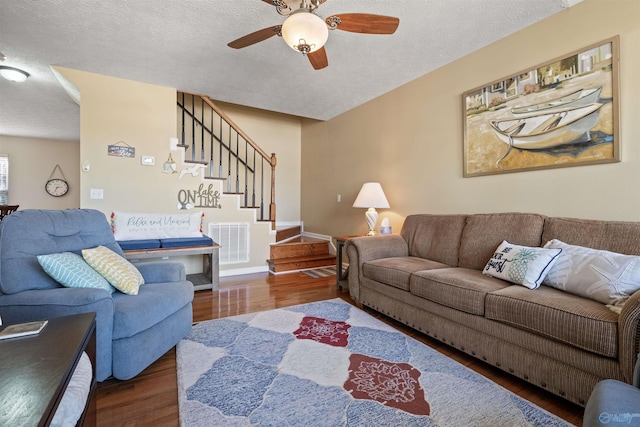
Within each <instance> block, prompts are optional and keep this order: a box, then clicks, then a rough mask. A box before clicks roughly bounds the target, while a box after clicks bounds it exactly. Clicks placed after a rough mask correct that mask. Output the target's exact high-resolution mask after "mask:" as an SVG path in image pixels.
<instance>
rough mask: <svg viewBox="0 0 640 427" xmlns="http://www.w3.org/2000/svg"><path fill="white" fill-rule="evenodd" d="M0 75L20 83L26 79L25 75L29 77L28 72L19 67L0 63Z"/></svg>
mask: <svg viewBox="0 0 640 427" xmlns="http://www.w3.org/2000/svg"><path fill="white" fill-rule="evenodd" d="M0 76H2V77H4V78H5V79H7V80H9V81H12V82H17V83H21V82H23V81H25V80H27V77H29V73H27V72H26V71H23V70H21V69H19V68H14V67H7V66H5V65H0Z"/></svg>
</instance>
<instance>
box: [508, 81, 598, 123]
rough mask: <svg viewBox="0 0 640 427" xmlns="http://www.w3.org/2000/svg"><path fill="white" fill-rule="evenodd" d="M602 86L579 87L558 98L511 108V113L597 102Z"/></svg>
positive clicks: (547, 109) (555, 108)
mask: <svg viewBox="0 0 640 427" xmlns="http://www.w3.org/2000/svg"><path fill="white" fill-rule="evenodd" d="M600 92H602V86H600V87H596V88H590V89H580V90H577V91H575V92H572V93H570V94H568V95H565V96H562V97H560V98H556V99H552V100H550V101H545V102H541V103H538V104H532V105H527V106H524V107H517V108H512V109H511V113H512V114H513V115H514V116H521V115H529V114H534V113H544V112H549V111H555V110H558V109H561V108H569V107H580V106H583V105H589V104H591V103H594V102H597V101H598V99H600Z"/></svg>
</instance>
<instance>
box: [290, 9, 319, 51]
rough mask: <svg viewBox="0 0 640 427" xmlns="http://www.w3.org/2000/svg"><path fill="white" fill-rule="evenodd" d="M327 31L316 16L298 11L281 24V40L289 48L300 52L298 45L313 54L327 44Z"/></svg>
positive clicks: (302, 10)
mask: <svg viewBox="0 0 640 427" xmlns="http://www.w3.org/2000/svg"><path fill="white" fill-rule="evenodd" d="M328 37H329V29H328V28H327V24H325V22H324V21H323V20H322V18H320V17H319V16H318V15H314V14H313V13H311V12H308V11H305V10H304V9H300V10H299V11H296V12H295V13H293V14H291V15H290V16H289V17H288V18H287V19H285V21H284V22H283V23H282V38H283V39H284V41H285V42H286V43H287V44H288V45H289V47H290V48H292V49H293V50H296V51H302V49H300V47H299V46H300V45H303V46H308V48H309V51H308V52H305V53H311V52H315V51H316V50H318V49H320V48H321V47H322V46H324V44H325V43H326V42H327V38H328Z"/></svg>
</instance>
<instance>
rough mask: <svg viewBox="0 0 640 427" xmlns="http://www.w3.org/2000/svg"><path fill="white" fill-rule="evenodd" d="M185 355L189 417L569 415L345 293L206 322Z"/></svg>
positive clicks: (506, 419) (254, 420)
mask: <svg viewBox="0 0 640 427" xmlns="http://www.w3.org/2000/svg"><path fill="white" fill-rule="evenodd" d="M177 363H178V400H179V410H180V423H181V425H182V426H183V427H191V426H194V427H200V426H278V427H280V426H301V427H303V426H304V427H306V426H314V427H315V426H318V427H320V426H331V427H333V426H492V427H496V426H509V427H514V426H545V427H548V426H567V425H570V424H567V423H566V422H565V421H563V420H561V419H559V418H557V417H556V416H554V415H552V414H550V413H548V412H546V411H544V410H543V409H541V408H539V407H537V406H535V405H533V404H532V403H530V402H528V401H526V400H524V399H522V398H520V397H519V396H517V395H515V394H513V393H511V392H510V391H508V390H506V389H504V388H502V387H500V386H498V385H497V384H495V383H493V382H491V381H490V380H488V379H486V378H484V377H482V376H481V375H479V374H477V373H475V372H474V371H472V370H470V369H469V368H467V367H465V366H463V365H461V364H459V363H458V362H456V361H454V360H451V359H449V358H448V357H446V356H444V355H442V354H441V353H439V352H437V351H435V350H433V349H431V348H430V347H428V346H425V345H424V344H422V343H420V342H419V341H417V340H415V339H413V338H411V337H408V336H407V335H404V334H402V333H401V332H399V331H397V330H395V329H393V328H392V327H390V326H388V325H386V324H385V323H383V322H381V321H379V320H378V319H375V318H374V317H372V316H370V315H369V314H367V313H365V312H364V311H362V310H360V309H358V308H356V307H354V306H352V305H350V304H348V303H346V302H344V301H342V300H340V299H334V300H329V301H322V302H316V303H310V304H304V305H298V306H294V307H288V308H282V309H276V310H270V311H263V312H259V313H252V314H245V315H241V316H235V317H229V318H225V319H218V320H211V321H206V322H201V323H199V324H197V325H194V327H193V329H192V331H191V333H190V334H189V335H188V336H187V337H186V338H185V339H184V340H182V341H181V342H180V343H179V344H178V346H177Z"/></svg>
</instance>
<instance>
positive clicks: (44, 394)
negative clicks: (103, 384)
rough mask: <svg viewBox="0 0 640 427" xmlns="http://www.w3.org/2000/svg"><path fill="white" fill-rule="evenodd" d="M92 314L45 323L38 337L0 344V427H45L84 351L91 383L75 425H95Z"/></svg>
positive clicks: (93, 329) (50, 320)
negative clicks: (91, 373)
mask: <svg viewBox="0 0 640 427" xmlns="http://www.w3.org/2000/svg"><path fill="white" fill-rule="evenodd" d="M95 328H96V323H95V313H85V314H76V315H72V316H64V317H56V318H52V319H49V324H48V325H47V326H46V327H45V328H44V329H43V330H42V332H40V333H39V334H38V335H32V336H28V337H21V338H11V339H5V340H2V341H0V425H2V426H12V427H17V426H48V425H49V424H50V423H51V421H52V420H53V416H54V415H55V412H56V409H57V408H58V404H59V403H60V399H62V396H63V394H64V391H65V390H66V388H67V385H68V384H69V380H70V379H71V375H72V374H73V372H74V370H75V368H76V365H77V364H78V361H79V360H80V356H81V355H82V352H83V351H86V353H87V355H88V356H89V359H90V360H91V365H92V367H93V380H92V381H91V389H90V392H89V397H88V399H87V404H86V405H85V410H84V413H83V414H82V418H81V419H80V422H79V423H78V425H95V388H96V377H95V361H96V357H95V356H96V349H95V345H96V339H95Z"/></svg>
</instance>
